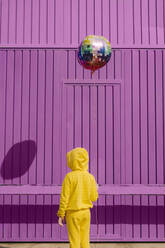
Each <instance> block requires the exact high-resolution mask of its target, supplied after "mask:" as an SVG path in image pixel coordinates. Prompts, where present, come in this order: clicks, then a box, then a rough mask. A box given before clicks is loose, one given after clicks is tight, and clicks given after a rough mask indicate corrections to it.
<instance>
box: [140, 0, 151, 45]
mask: <svg viewBox="0 0 165 248" xmlns="http://www.w3.org/2000/svg"><path fill="white" fill-rule="evenodd" d="M148 3H149V1H148V0H141V19H142V25H141V29H142V44H144V45H147V44H149V35H150V29H149V8H148Z"/></svg>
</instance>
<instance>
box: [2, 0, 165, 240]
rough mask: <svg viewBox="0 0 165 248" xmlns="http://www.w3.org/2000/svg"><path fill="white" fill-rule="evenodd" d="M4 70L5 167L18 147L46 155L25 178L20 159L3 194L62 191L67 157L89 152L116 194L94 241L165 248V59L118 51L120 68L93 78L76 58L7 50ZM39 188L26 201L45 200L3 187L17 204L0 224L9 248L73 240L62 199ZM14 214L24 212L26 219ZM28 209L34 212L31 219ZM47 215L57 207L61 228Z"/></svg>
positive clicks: (101, 208)
mask: <svg viewBox="0 0 165 248" xmlns="http://www.w3.org/2000/svg"><path fill="white" fill-rule="evenodd" d="M100 3H101V2H100ZM56 4H57V3H56ZM97 4H99V2H98V3H97ZM72 8H73V6H72ZM100 18H101V15H100ZM91 28H92V26H91ZM98 28H99V27H98ZM135 37H136V36H135ZM0 61H1V65H2V66H1V80H0V94H1V100H0V101H1V106H0V111H1V119H2V120H1V127H2V131H1V137H2V139H1V149H0V154H1V165H2V163H3V160H4V157H5V156H7V154H8V152H9V150H10V149H11V148H12V146H13V145H15V144H16V143H18V142H23V141H24V140H33V141H34V142H35V143H36V146H37V153H36V154H35V156H34V159H33V161H32V163H31V165H30V167H29V168H27V169H26V171H25V172H24V173H23V174H22V175H21V176H20V177H13V176H14V172H15V166H16V164H17V163H16V164H15V162H14V161H15V159H16V153H15V152H14V153H13V154H14V156H13V157H9V160H8V168H9V169H8V170H6V171H5V172H6V173H7V174H5V175H10V177H8V178H6V177H5V176H4V177H3V176H2V174H1V177H0V182H1V184H3V185H7V184H9V185H11V184H18V185H24V184H34V185H38V184H41V185H43V184H44V185H52V186H53V185H61V183H62V180H63V178H64V176H65V174H66V173H67V172H68V171H69V168H68V167H67V164H66V152H67V151H68V150H70V149H72V148H73V147H74V146H79V145H82V146H84V147H85V148H87V149H88V151H89V155H90V162H89V171H90V172H91V173H92V174H94V175H95V178H96V180H97V182H98V183H99V184H101V185H104V184H105V185H106V186H105V187H103V188H100V189H99V194H100V197H99V200H98V201H97V202H96V203H94V208H93V209H92V223H91V240H115V239H117V240H128V241H129V240H134V241H135V240H149V241H152V240H157V241H161V240H164V222H163V219H164V196H163V195H161V194H164V187H163V184H164V170H163V168H164V167H163V164H164V153H163V145H164V138H165V137H164V132H163V131H164V113H163V110H164V87H163V80H164V74H163V73H164V64H165V63H164V51H163V50H161V49H159V50H153V49H151V50H138V51H137V50H130V49H129V50H119V49H116V50H115V49H114V50H113V53H112V58H111V60H110V62H109V63H108V64H107V65H106V66H105V67H103V68H102V69H100V70H98V71H97V72H96V73H95V74H94V75H93V76H92V75H91V72H90V71H88V70H84V69H83V68H82V66H81V65H80V64H79V63H78V61H77V59H76V51H75V50H53V49H52V50H44V49H43V50H40V49H38V50H35V49H34V50H29V49H27V50H25V51H23V50H20V49H18V50H10V49H9V50H2V49H1V51H0ZM62 110H63V111H62ZM91 127H93V128H91ZM21 147H22V149H23V144H22V146H21ZM29 151H30V153H28V155H27V154H24V155H23V156H22V157H21V164H24V162H23V161H24V160H23V159H24V157H26V156H28V159H30V156H31V154H32V153H33V148H32V147H30V149H29ZM21 164H19V166H20V173H21ZM10 171H11V173H10V174H9V172H10ZM108 184H110V185H112V184H114V188H111V187H109V186H108ZM118 184H119V185H120V184H135V187H134V186H133V188H131V186H130V187H128V189H127V187H126V188H124V186H121V187H120V188H118V186H117V185H118ZM136 184H142V185H144V184H153V185H152V188H151V189H150V186H149V187H148V188H146V187H143V186H141V188H140V186H139V188H138V187H136ZM155 184H161V185H162V187H160V188H159V187H158V188H157V187H154V185H155ZM52 186H50V188H49V190H51V189H52ZM10 187H11V188H10V190H11V191H12V190H13V191H14V190H18V189H16V188H14V185H13V186H10ZM20 187H24V186H20ZM26 187H28V186H25V188H26ZM35 187H36V188H34V191H31V188H29V189H28V188H26V189H25V191H24V193H25V194H27V193H28V191H27V190H29V193H30V192H31V193H32V192H34V193H35V194H38V193H39V192H42V193H43V194H45V196H42V195H40V196H39V195H36V196H32V195H30V196H24V195H20V196H19V197H18V196H16V195H13V196H11V195H10V193H11V191H10V193H9V191H8V190H9V189H8V188H6V189H5V191H3V187H0V189H1V190H2V193H5V194H9V195H8V196H7V195H4V203H5V205H4V206H5V207H4V210H5V214H4V215H3V218H5V219H4V223H3V218H1V220H2V221H0V225H1V227H2V232H1V233H0V239H1V240H2V241H5V240H8V241H9V240H18V241H21V240H25V241H26V240H31V241H32V240H33V241H37V240H40V241H42V240H43V241H46V240H47V241H60V240H61V241H62V240H68V236H67V230H66V226H65V228H64V229H63V230H61V229H60V228H59V227H58V224H57V217H56V216H55V212H56V210H57V206H58V204H59V195H52V196H49V193H50V191H49V190H48V191H45V192H44V187H43V186H41V187H42V190H41V188H39V189H38V188H37V186H35ZM45 187H46V186H45ZM112 187H113V185H112ZM116 187H117V188H116ZM56 189H57V188H55V187H53V190H54V192H55V191H56ZM19 190H20V189H19ZM19 190H18V191H15V193H19ZM22 190H23V188H22ZM58 190H59V191H58V194H59V193H60V188H59V189H58ZM109 193H110V195H107V194H109ZM121 193H123V194H128V195H126V196H125V195H122V196H120V194H121ZM22 194H23V192H22ZM103 194H105V195H103ZM129 194H130V195H129ZM132 194H133V196H132ZM139 194H140V195H139ZM141 194H160V195H157V196H151V195H150V196H148V195H141ZM1 203H3V197H1ZM6 204H9V207H7V208H6ZM11 204H12V205H14V206H20V207H21V211H20V217H17V219H16V217H12V216H14V213H15V216H17V215H18V209H17V207H16V208H15V207H11V206H10V205H11ZM23 204H25V205H28V208H26V207H25V206H24V211H23V208H22V205H23ZM43 205H46V208H47V205H48V206H50V205H51V209H52V212H51V214H52V216H53V217H52V222H49V221H48V220H50V219H51V215H50V214H47V211H46V209H45V206H43ZM2 206H3V204H2ZM96 206H97V212H96ZM10 208H11V209H10ZM34 208H35V210H34ZM2 209H3V208H2ZM8 209H9V210H11V214H12V216H11V217H10V215H9V213H10V211H9V210H8ZM32 209H33V210H34V211H36V212H34V211H32ZM24 213H25V215H24ZM34 213H35V214H34ZM49 213H50V212H49ZM96 215H97V216H96ZM96 217H97V221H98V223H97V222H96ZM132 217H133V218H132ZM6 218H7V219H6ZM13 218H14V219H13ZM19 218H20V223H19V222H16V221H17V220H18V219H19ZM22 220H24V221H22ZM27 220H28V221H27ZM18 223H19V224H18ZM97 224H98V225H97ZM152 237H153V238H152Z"/></svg>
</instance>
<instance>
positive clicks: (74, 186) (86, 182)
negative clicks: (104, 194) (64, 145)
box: [57, 147, 98, 217]
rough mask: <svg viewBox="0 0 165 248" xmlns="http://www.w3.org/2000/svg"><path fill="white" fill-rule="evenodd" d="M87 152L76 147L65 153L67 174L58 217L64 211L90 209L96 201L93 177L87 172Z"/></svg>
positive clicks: (61, 215) (62, 189) (62, 214)
mask: <svg viewBox="0 0 165 248" xmlns="http://www.w3.org/2000/svg"><path fill="white" fill-rule="evenodd" d="M88 161H89V157H88V152H87V150H86V149H85V148H81V147H77V148H74V149H73V150H71V151H70V152H67V166H68V167H69V168H70V169H71V170H72V171H71V172H69V173H67V174H66V176H65V178H64V180H63V183H62V188H61V197H60V206H59V210H58V212H57V216H58V217H64V216H65V212H66V210H69V209H70V210H79V209H84V208H92V207H93V204H92V202H94V201H96V200H97V199H98V192H97V187H96V181H95V177H94V176H93V175H92V174H91V173H89V172H88Z"/></svg>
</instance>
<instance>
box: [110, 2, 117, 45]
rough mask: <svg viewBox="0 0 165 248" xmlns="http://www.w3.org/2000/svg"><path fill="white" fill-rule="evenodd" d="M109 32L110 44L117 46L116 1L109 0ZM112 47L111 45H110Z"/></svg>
mask: <svg viewBox="0 0 165 248" xmlns="http://www.w3.org/2000/svg"><path fill="white" fill-rule="evenodd" d="M109 15H110V25H111V26H110V30H111V37H110V39H111V42H112V44H117V42H118V18H117V1H116V0H110V13H109ZM112 46H113V45H112Z"/></svg>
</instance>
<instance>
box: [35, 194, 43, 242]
mask: <svg viewBox="0 0 165 248" xmlns="http://www.w3.org/2000/svg"><path fill="white" fill-rule="evenodd" d="M35 197H36V205H37V208H36V220H37V221H36V236H35V237H36V238H38V239H43V236H44V212H43V203H44V202H43V200H44V199H43V197H44V196H43V195H36V196H35Z"/></svg>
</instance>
